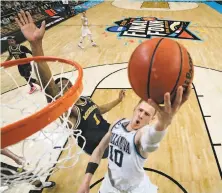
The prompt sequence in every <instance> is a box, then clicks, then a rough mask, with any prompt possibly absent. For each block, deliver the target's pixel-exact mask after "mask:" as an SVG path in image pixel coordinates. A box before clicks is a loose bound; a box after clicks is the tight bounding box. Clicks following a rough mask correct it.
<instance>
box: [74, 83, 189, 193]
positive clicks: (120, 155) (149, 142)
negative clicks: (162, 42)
mask: <svg viewBox="0 0 222 193" xmlns="http://www.w3.org/2000/svg"><path fill="white" fill-rule="evenodd" d="M190 90H191V88H190V87H189V89H188V91H187V92H186V93H184V94H183V88H182V86H180V87H179V88H178V89H177V94H176V99H175V101H174V103H173V104H171V101H170V93H166V94H165V95H164V106H163V107H160V106H159V105H157V104H156V103H155V102H154V101H152V100H151V99H149V100H148V101H147V102H146V101H142V100H141V101H140V102H139V104H138V105H137V106H136V107H135V109H134V112H133V117H132V118H131V119H130V120H127V119H121V120H119V121H117V122H115V123H114V124H112V125H111V127H110V129H109V132H108V133H107V134H106V135H105V136H104V138H103V139H102V141H101V142H100V144H99V145H98V146H97V148H96V149H95V150H94V152H93V154H92V156H91V158H90V161H89V163H88V166H87V169H86V174H85V177H84V179H83V182H82V184H81V186H80V188H79V190H78V193H89V186H90V182H91V179H92V176H93V174H94V172H95V171H96V169H97V167H98V165H99V163H100V161H101V158H102V155H103V152H104V151H105V149H106V148H107V147H108V146H109V156H108V159H109V160H108V172H107V174H106V175H105V178H104V180H103V182H102V185H101V187H100V190H99V193H123V192H124V193H157V189H158V188H157V187H156V186H155V185H153V184H152V183H151V182H150V180H149V177H148V176H147V175H146V173H145V171H144V170H143V165H144V162H145V160H146V159H147V158H148V156H149V154H150V153H151V152H154V151H156V150H157V149H158V147H159V143H160V141H161V140H162V139H163V137H164V135H165V133H166V131H167V128H168V126H169V125H170V124H171V122H172V120H173V117H174V116H175V114H176V113H177V112H178V110H179V108H180V107H181V105H182V104H183V103H184V102H185V101H187V99H188V97H189V93H190ZM155 113H156V121H155V123H153V124H152V125H151V124H150V122H151V120H152V119H153V118H154V115H155ZM149 124H150V125H149Z"/></svg>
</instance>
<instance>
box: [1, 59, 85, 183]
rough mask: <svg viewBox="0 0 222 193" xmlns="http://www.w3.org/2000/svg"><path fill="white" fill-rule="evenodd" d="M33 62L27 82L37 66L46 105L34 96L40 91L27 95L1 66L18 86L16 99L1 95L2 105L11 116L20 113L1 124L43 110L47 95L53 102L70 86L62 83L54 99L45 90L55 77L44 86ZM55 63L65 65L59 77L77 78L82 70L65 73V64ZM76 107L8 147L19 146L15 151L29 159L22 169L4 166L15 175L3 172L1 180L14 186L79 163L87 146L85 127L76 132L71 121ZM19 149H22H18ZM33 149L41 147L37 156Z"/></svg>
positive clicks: (4, 71)
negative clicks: (83, 133) (79, 144)
mask: <svg viewBox="0 0 222 193" xmlns="http://www.w3.org/2000/svg"><path fill="white" fill-rule="evenodd" d="M33 64H34V65H32V74H31V76H30V78H29V80H28V83H27V85H28V84H29V82H30V80H31V77H33V75H34V72H35V70H34V69H33V68H35V69H36V76H37V79H38V80H39V82H40V85H41V88H42V90H41V93H38V94H40V95H41V96H42V95H44V99H45V104H44V105H42V104H39V103H38V102H37V100H36V97H34V96H35V94H37V93H33V94H31V95H29V94H27V93H26V91H24V89H22V87H20V86H19V84H18V83H17V82H16V80H15V78H14V77H13V75H12V74H11V73H10V71H9V70H8V69H7V68H6V69H5V68H1V70H2V73H6V74H7V75H8V76H9V77H10V78H11V80H12V82H13V83H14V84H15V86H16V88H17V89H16V91H13V92H16V95H15V96H13V97H14V98H13V100H12V103H9V101H8V100H4V99H3V96H4V95H1V98H2V99H3V100H1V101H2V102H1V108H2V109H5V110H6V111H7V112H8V113H7V115H13V114H14V113H16V115H17V116H10V117H9V116H8V117H7V116H6V117H4V116H3V117H2V120H1V127H3V126H5V125H7V124H10V123H13V122H15V121H18V120H20V119H23V118H25V117H27V116H29V115H32V114H33V113H35V112H37V111H39V110H40V109H42V108H43V107H44V106H45V105H47V103H46V96H47V97H49V98H51V99H52V102H53V101H55V100H56V99H57V98H59V97H61V96H62V95H63V91H64V90H65V89H66V87H67V86H68V83H67V84H66V85H65V86H63V85H62V82H61V90H60V92H59V93H58V94H57V96H55V97H54V98H53V97H52V96H50V95H48V94H47V93H46V92H45V89H46V88H47V86H48V85H49V83H50V81H51V80H52V79H53V77H51V78H50V80H49V81H48V83H47V85H46V86H45V87H43V84H42V80H41V78H40V75H39V71H38V68H37V64H36V63H35V62H34V61H33ZM55 65H57V66H58V65H59V66H60V67H61V68H60V69H61V71H60V73H59V74H58V75H57V76H56V77H66V78H68V79H69V80H72V79H73V77H77V73H78V71H76V70H75V68H74V67H73V69H72V71H71V72H69V73H65V74H64V64H61V63H59V62H56V64H55ZM69 74H70V75H69ZM18 104H22V106H19V105H18ZM73 106H74V103H73V105H72V106H71V107H70V108H69V110H68V111H67V112H65V113H63V114H62V115H61V116H60V117H59V118H58V119H57V120H56V121H54V122H52V123H50V124H49V125H48V126H46V127H45V128H43V129H42V130H40V131H38V132H37V133H35V134H33V135H32V136H30V137H28V138H26V139H24V140H23V141H21V142H19V143H17V144H15V145H13V146H11V147H8V148H9V149H10V150H11V151H13V149H14V150H15V149H17V151H16V152H15V151H13V152H14V153H15V154H19V155H21V154H22V156H23V157H24V158H25V160H26V161H25V163H24V164H23V165H22V167H21V168H19V169H18V172H15V171H13V170H11V169H9V168H1V170H4V171H10V172H11V173H12V174H13V175H10V176H9V175H5V174H3V173H2V172H1V180H2V182H3V183H5V184H9V185H11V186H13V185H16V184H21V183H32V182H34V181H35V180H38V179H39V178H41V177H47V176H49V175H51V174H53V173H54V172H56V171H58V170H59V169H65V168H70V167H73V166H75V165H76V163H77V162H78V160H79V156H80V154H82V153H83V148H84V146H85V142H86V140H85V138H84V137H83V136H82V135H81V134H82V131H81V130H78V129H75V132H74V130H73V128H74V125H73V123H72V122H71V121H70V120H69V117H70V114H71V110H72V108H73ZM18 114H19V115H18ZM80 138H82V139H83V140H84V144H83V148H77V144H78V141H79V140H80ZM38 144H41V146H44V147H45V148H41V149H38ZM18 149H19V150H20V151H21V152H18ZM32 149H38V151H36V153H35V152H34V153H35V154H34V156H30V155H29V153H30V151H32ZM33 151H34V150H33ZM62 152H64V153H63V154H62V155H61V158H59V155H60V154H61V153H62ZM58 158H59V159H58ZM24 170H25V171H24ZM3 183H2V184H3Z"/></svg>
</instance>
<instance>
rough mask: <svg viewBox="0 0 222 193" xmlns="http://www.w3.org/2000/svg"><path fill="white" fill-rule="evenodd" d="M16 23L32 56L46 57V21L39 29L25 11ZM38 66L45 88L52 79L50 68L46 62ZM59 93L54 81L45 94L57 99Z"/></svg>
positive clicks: (19, 15)
mask: <svg viewBox="0 0 222 193" xmlns="http://www.w3.org/2000/svg"><path fill="white" fill-rule="evenodd" d="M15 21H16V23H17V25H18V26H19V27H20V29H21V31H22V33H23V35H24V36H25V38H26V39H27V40H28V41H29V43H30V46H31V49H32V55H33V56H44V52H43V47H42V40H43V37H44V34H45V21H43V22H42V24H41V27H40V28H38V27H37V26H36V25H35V23H34V21H33V19H32V16H31V15H30V13H29V12H28V11H26V12H24V11H23V10H22V11H21V12H20V13H18V18H15ZM37 66H38V71H39V75H40V78H41V82H42V85H43V87H44V88H45V87H46V85H47V83H48V82H49V80H50V78H51V77H52V74H51V71H50V68H49V66H48V65H47V63H46V62H38V64H37ZM58 91H59V90H58V87H57V86H56V85H55V81H54V80H53V79H52V80H51V81H50V83H49V85H48V86H47V88H46V89H45V92H46V93H47V94H48V95H50V96H52V97H55V96H56V95H57V93H58ZM51 99H52V98H51V97H49V96H48V97H47V100H48V102H50V101H51Z"/></svg>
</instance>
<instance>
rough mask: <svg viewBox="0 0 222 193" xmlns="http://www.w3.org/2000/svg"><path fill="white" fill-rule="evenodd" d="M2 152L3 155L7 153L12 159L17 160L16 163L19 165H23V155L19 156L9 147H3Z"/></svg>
mask: <svg viewBox="0 0 222 193" xmlns="http://www.w3.org/2000/svg"><path fill="white" fill-rule="evenodd" d="M1 154H2V155H5V156H7V157H9V158H11V159H12V160H14V161H15V163H17V164H18V165H22V164H23V163H24V162H25V160H24V158H23V157H19V156H17V155H16V154H14V153H13V152H11V151H10V150H9V149H8V148H4V149H1Z"/></svg>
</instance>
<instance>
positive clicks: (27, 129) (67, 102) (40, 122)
mask: <svg viewBox="0 0 222 193" xmlns="http://www.w3.org/2000/svg"><path fill="white" fill-rule="evenodd" d="M31 61H35V62H41V61H51V62H56V61H59V62H63V63H66V64H69V65H72V66H74V67H75V68H76V69H77V70H78V77H77V79H76V82H75V84H74V85H73V86H72V87H71V88H70V89H69V90H68V91H67V92H66V93H65V94H64V95H63V96H62V97H60V98H59V99H57V100H56V101H54V102H52V103H50V104H48V105H47V106H46V107H44V108H43V109H41V110H40V111H38V112H36V113H34V114H32V115H30V116H28V117H26V118H24V119H21V120H19V121H16V122H14V123H11V124H9V125H7V126H5V127H2V128H1V148H5V147H7V146H9V145H13V144H15V143H17V142H19V141H21V140H23V139H25V138H27V137H29V136H30V135H32V134H34V133H36V132H37V131H39V130H41V129H42V128H44V127H45V126H46V125H48V124H49V123H51V122H53V121H54V120H56V119H57V118H58V117H59V116H61V115H62V113H64V112H66V111H67V110H68V108H69V107H70V106H72V105H73V103H75V102H76V101H77V100H78V98H79V97H80V95H81V92H82V90H83V85H82V79H83V69H82V67H81V66H80V65H79V64H78V63H76V62H73V61H70V60H66V59H62V58H56V57H50V56H49V57H45V56H37V57H32V58H24V59H19V60H13V61H7V62H4V63H2V64H1V67H4V68H9V67H11V66H15V65H18V64H26V63H29V62H31Z"/></svg>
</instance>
